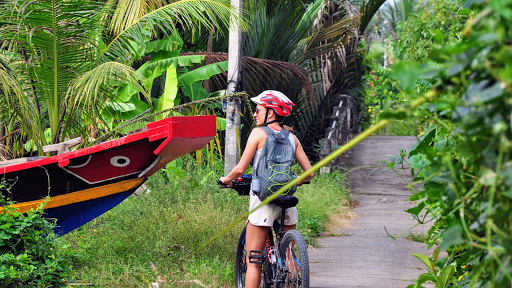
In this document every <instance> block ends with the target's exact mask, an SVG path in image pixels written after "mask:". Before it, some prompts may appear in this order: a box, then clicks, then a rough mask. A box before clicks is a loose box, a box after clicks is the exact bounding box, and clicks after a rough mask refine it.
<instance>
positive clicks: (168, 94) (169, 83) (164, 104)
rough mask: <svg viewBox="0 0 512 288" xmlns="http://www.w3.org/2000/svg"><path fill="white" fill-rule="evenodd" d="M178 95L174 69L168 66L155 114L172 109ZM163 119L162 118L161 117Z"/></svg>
mask: <svg viewBox="0 0 512 288" xmlns="http://www.w3.org/2000/svg"><path fill="white" fill-rule="evenodd" d="M177 94H178V78H177V75H176V68H174V67H173V66H169V68H168V69H167V75H166V77H165V89H164V94H162V96H160V98H159V99H158V103H157V106H156V109H155V112H159V111H163V110H166V109H169V108H172V107H174V100H175V99H176V95H177ZM162 117H163V116H162Z"/></svg>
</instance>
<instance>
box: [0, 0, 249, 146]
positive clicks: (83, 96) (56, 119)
mask: <svg viewBox="0 0 512 288" xmlns="http://www.w3.org/2000/svg"><path fill="white" fill-rule="evenodd" d="M121 2H123V3H121ZM126 2H127V1H124V0H120V1H119V2H118V1H108V2H107V3H101V2H95V1H84V0H35V1H32V0H26V1H18V0H8V1H3V2H2V4H0V19H2V24H0V25H1V26H0V39H1V43H2V48H3V50H2V52H1V58H0V59H1V61H0V81H1V82H0V121H1V122H2V123H3V124H4V125H5V126H7V127H8V131H12V130H14V129H16V128H20V130H21V134H20V137H21V139H23V141H24V142H27V141H28V140H29V139H32V141H33V144H34V146H35V147H37V150H38V153H39V154H41V153H42V152H41V151H42V149H41V147H42V146H44V145H47V144H50V143H58V142H60V141H62V140H64V139H65V138H68V137H73V136H83V138H84V139H87V137H86V136H87V135H86V131H87V129H86V127H87V126H88V125H91V124H93V125H95V123H96V122H97V121H100V122H101V111H102V109H103V108H104V107H105V103H107V102H109V101H110V100H112V99H113V97H115V94H114V93H112V91H113V90H114V89H115V88H116V87H117V86H119V85H120V84H121V83H125V82H126V83H130V84H131V85H133V86H135V87H138V88H139V89H140V90H141V91H143V95H145V96H146V97H148V92H147V91H145V90H144V87H142V85H141V83H142V82H143V80H144V79H143V76H142V75H139V74H138V73H136V72H135V70H134V69H133V68H132V67H131V65H132V63H133V61H134V60H135V59H137V58H140V57H141V55H143V54H144V51H145V45H146V42H147V41H148V40H150V39H151V38H154V37H155V35H162V34H164V35H170V34H179V33H180V32H182V31H184V30H186V29H189V30H190V29H200V28H201V27H203V28H202V29H206V30H207V31H209V30H211V29H213V28H216V29H218V30H221V28H223V26H227V25H228V23H229V21H230V18H231V17H235V19H237V21H238V23H241V22H240V18H239V17H237V16H236V13H235V12H234V10H233V9H232V8H231V6H230V5H229V3H228V2H227V1H223V0H220V1H211V0H183V1H173V2H169V3H167V2H161V3H162V5H160V6H155V5H153V4H151V3H150V2H147V1H137V2H138V3H142V6H144V7H149V8H148V9H142V10H141V9H138V11H136V10H137V9H135V8H134V9H126V7H130V6H126ZM154 2H155V3H156V2H157V1H154ZM132 8H133V7H132ZM134 10H135V12H134ZM45 131H46V134H47V135H46V136H45ZM48 136H49V137H48ZM20 154H21V153H20Z"/></svg>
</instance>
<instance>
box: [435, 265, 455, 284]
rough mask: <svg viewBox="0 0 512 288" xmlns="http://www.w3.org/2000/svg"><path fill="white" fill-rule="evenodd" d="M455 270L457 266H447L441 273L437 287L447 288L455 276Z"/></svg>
mask: <svg viewBox="0 0 512 288" xmlns="http://www.w3.org/2000/svg"><path fill="white" fill-rule="evenodd" d="M454 272H455V268H454V267H453V266H452V265H449V266H448V267H446V268H445V269H444V270H443V271H441V273H439V279H438V281H437V285H436V286H437V287H436V288H445V287H446V285H447V284H448V282H449V281H450V280H451V278H452V277H453V273H454Z"/></svg>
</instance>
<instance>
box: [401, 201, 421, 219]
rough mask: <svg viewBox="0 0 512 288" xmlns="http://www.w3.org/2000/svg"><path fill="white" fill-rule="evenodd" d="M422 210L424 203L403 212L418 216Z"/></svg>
mask: <svg viewBox="0 0 512 288" xmlns="http://www.w3.org/2000/svg"><path fill="white" fill-rule="evenodd" d="M423 208H425V202H421V203H420V204H418V206H416V207H413V208H409V209H407V210H405V212H407V213H409V214H412V215H415V216H418V214H420V212H421V211H423Z"/></svg>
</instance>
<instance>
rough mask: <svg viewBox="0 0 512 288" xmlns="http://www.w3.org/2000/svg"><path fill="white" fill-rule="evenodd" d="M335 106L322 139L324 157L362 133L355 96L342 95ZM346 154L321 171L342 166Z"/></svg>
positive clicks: (321, 146)
mask: <svg viewBox="0 0 512 288" xmlns="http://www.w3.org/2000/svg"><path fill="white" fill-rule="evenodd" d="M336 102H337V103H338V105H336V106H334V107H333V111H332V116H331V117H329V128H327V129H326V130H325V138H323V139H322V140H321V141H320V157H321V158H322V159H323V158H325V157H326V156H327V155H329V154H331V152H332V151H334V150H335V149H337V148H338V147H340V146H342V145H343V144H345V143H347V142H348V141H349V140H350V139H352V138H353V137H354V136H355V135H356V134H358V133H360V132H361V131H360V127H359V125H358V118H359V113H358V111H359V109H358V107H357V104H356V103H354V98H353V97H351V96H348V95H340V96H339V97H338V99H337V101H336ZM343 157H346V156H344V155H342V156H340V157H338V158H336V159H335V160H334V161H333V162H331V163H330V165H326V166H324V167H322V168H321V169H320V173H330V171H331V167H332V166H334V167H341V166H342V165H343V159H342V158H343Z"/></svg>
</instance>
